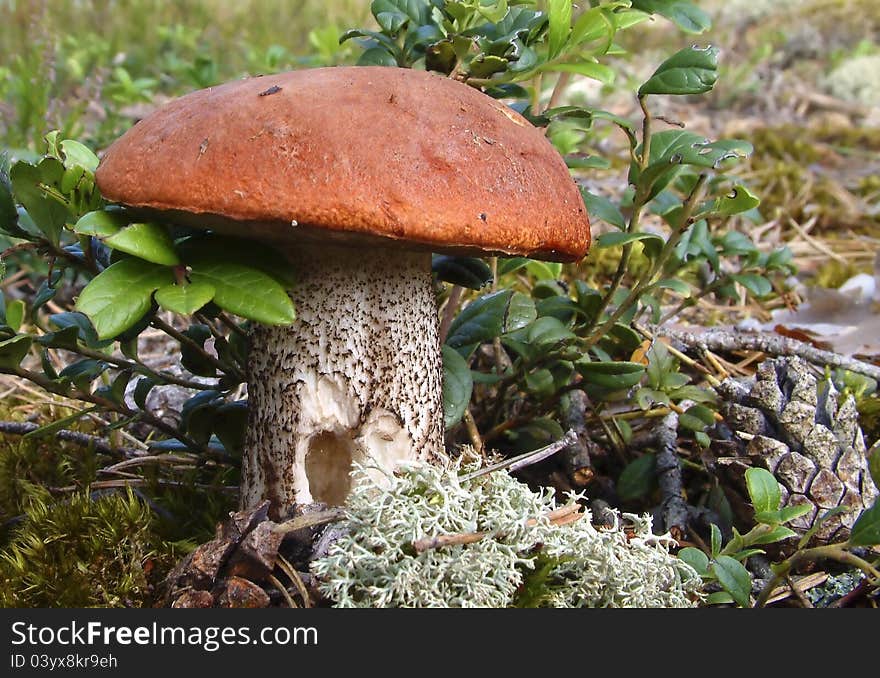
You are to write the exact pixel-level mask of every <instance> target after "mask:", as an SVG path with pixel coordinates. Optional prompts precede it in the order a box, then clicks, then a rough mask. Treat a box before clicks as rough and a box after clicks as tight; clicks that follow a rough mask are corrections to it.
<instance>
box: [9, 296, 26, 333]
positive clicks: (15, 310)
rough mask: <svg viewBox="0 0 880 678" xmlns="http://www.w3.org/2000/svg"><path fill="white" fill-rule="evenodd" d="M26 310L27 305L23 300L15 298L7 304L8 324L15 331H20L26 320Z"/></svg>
mask: <svg viewBox="0 0 880 678" xmlns="http://www.w3.org/2000/svg"><path fill="white" fill-rule="evenodd" d="M26 312H27V307H26V306H25V304H24V301H23V300H21V299H15V300H14V301H10V302H9V303H8V304H7V305H6V324H7V325H8V326H9V327H11V328H12V329H13V330H14V331H15V332H18V331H19V330H20V329H21V324H22V322H24V317H25V314H26Z"/></svg>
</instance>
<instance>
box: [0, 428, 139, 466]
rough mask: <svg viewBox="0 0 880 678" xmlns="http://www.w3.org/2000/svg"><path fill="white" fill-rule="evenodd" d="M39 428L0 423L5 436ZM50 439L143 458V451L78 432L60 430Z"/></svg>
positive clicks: (114, 453)
mask: <svg viewBox="0 0 880 678" xmlns="http://www.w3.org/2000/svg"><path fill="white" fill-rule="evenodd" d="M39 428H41V427H40V426H38V425H37V424H34V423H32V422H26V421H0V433H5V434H7V435H17V436H24V435H27V434H28V433H31V432H32V431H36V430H37V429H39ZM52 437H53V438H56V439H58V440H63V441H65V442H69V443H74V444H76V445H82V446H83V447H91V448H92V449H93V450H95V452H98V453H99V454H111V455H122V456H123V457H126V458H131V459H135V458H143V457H144V451H143V450H138V449H136V448H133V447H116V446H114V445H112V444H111V443H110V441H109V440H107V439H106V438H101V437H100V436H95V435H90V434H88V433H80V432H79V431H69V430H67V429H61V430H60V431H55V432H54V433H53V434H52ZM123 463H124V462H123Z"/></svg>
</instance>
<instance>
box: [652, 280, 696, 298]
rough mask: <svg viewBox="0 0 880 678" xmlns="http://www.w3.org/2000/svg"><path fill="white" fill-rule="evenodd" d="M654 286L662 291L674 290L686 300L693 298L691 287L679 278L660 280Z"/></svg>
mask: <svg viewBox="0 0 880 678" xmlns="http://www.w3.org/2000/svg"><path fill="white" fill-rule="evenodd" d="M654 285H655V286H656V287H659V288H661V289H668V290H672V291H673V292H675V293H676V294H680V295H681V296H683V297H685V298H687V297H689V296H691V286H690V285H688V284H687V283H686V282H685V281H684V280H679V279H678V278H664V279H663V280H658V281H657V282H656V283H654Z"/></svg>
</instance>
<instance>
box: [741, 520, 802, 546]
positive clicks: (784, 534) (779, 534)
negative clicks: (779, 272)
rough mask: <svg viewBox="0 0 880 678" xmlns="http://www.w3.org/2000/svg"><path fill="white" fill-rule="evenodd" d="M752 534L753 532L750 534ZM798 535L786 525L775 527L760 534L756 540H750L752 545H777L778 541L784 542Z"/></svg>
mask: <svg viewBox="0 0 880 678" xmlns="http://www.w3.org/2000/svg"><path fill="white" fill-rule="evenodd" d="M749 534H751V532H750V533H749ZM796 536H797V533H796V532H795V531H794V530H790V529H789V528H787V527H785V526H784V525H774V526H773V527H772V528H770V529H769V530H768V531H767V532H762V533H761V534H758V535H757V536H755V537H754V538H752V539H750V540H749V543H750V544H755V545H759V544H775V543H776V542H778V541H783V540H784V539H790V538H791V537H796Z"/></svg>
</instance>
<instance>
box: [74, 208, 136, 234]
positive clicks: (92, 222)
mask: <svg viewBox="0 0 880 678" xmlns="http://www.w3.org/2000/svg"><path fill="white" fill-rule="evenodd" d="M126 226H128V217H126V215H125V213H124V212H119V211H113V212H111V211H108V210H96V211H94V212H89V213H88V214H84V215H83V216H82V217H80V218H79V221H77V222H76V223H75V224H74V225H73V231H74V233H78V234H79V235H91V236H94V237H96V238H101V239H103V238H109V237H110V236H112V235H116V234H117V233H119V231H121V230H122V229H123V228H125V227H126Z"/></svg>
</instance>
